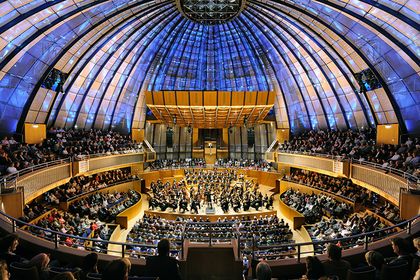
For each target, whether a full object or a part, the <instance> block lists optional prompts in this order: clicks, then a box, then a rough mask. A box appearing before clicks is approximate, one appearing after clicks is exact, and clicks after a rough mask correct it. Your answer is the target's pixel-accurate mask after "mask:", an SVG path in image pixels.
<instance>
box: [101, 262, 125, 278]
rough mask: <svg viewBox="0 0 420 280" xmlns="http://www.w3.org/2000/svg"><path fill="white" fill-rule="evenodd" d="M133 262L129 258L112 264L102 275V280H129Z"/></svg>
mask: <svg viewBox="0 0 420 280" xmlns="http://www.w3.org/2000/svg"><path fill="white" fill-rule="evenodd" d="M130 269H131V262H130V260H129V259H127V258H122V259H117V260H113V261H112V262H110V263H109V264H108V265H107V266H106V268H105V270H104V271H103V273H102V280H127V279H128V274H129V273H130Z"/></svg>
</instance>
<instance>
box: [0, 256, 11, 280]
mask: <svg viewBox="0 0 420 280" xmlns="http://www.w3.org/2000/svg"><path fill="white" fill-rule="evenodd" d="M0 279H1V280H9V270H8V269H7V263H6V261H4V260H0Z"/></svg>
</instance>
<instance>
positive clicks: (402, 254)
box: [385, 237, 413, 267]
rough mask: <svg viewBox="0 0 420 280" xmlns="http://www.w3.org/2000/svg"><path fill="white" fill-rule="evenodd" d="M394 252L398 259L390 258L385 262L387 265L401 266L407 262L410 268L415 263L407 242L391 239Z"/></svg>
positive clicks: (396, 238)
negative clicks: (400, 264)
mask: <svg viewBox="0 0 420 280" xmlns="http://www.w3.org/2000/svg"><path fill="white" fill-rule="evenodd" d="M391 245H392V250H393V251H394V253H395V254H396V255H397V257H393V258H388V259H386V260H385V262H386V263H387V264H399V263H403V262H407V263H408V265H409V267H411V263H412V262H413V256H412V255H411V254H410V249H409V245H408V243H407V241H406V240H404V239H402V238H400V237H395V238H392V239H391Z"/></svg>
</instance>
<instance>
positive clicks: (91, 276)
mask: <svg viewBox="0 0 420 280" xmlns="http://www.w3.org/2000/svg"><path fill="white" fill-rule="evenodd" d="M86 279H87V280H101V279H102V274H100V273H88V274H87V275H86Z"/></svg>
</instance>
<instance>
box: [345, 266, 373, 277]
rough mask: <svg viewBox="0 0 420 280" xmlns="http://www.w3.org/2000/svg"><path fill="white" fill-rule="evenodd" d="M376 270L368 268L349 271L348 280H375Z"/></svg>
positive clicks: (371, 267)
mask: <svg viewBox="0 0 420 280" xmlns="http://www.w3.org/2000/svg"><path fill="white" fill-rule="evenodd" d="M375 273H376V268H375V267H373V266H366V267H362V268H358V269H350V270H349V271H347V280H375Z"/></svg>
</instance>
